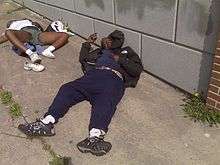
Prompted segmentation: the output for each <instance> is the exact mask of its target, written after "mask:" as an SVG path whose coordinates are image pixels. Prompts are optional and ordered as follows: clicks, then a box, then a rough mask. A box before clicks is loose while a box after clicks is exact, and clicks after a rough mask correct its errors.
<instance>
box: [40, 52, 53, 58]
mask: <svg viewBox="0 0 220 165" xmlns="http://www.w3.org/2000/svg"><path fill="white" fill-rule="evenodd" d="M42 55H43V56H45V57H48V58H55V56H54V54H53V53H52V52H51V51H48V50H44V51H43V52H42Z"/></svg>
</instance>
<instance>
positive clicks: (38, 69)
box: [24, 62, 45, 72]
mask: <svg viewBox="0 0 220 165" xmlns="http://www.w3.org/2000/svg"><path fill="white" fill-rule="evenodd" d="M24 69H25V70H33V71H35V72H42V71H43V70H44V69H45V67H44V66H43V65H41V64H37V63H36V64H32V63H29V62H25V63H24Z"/></svg>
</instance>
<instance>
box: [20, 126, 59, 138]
mask: <svg viewBox="0 0 220 165" xmlns="http://www.w3.org/2000/svg"><path fill="white" fill-rule="evenodd" d="M18 130H19V131H20V132H22V133H23V134H25V135H26V136H28V137H51V136H54V135H56V134H50V135H45V134H42V135H39V134H31V133H30V134H28V133H27V132H25V131H23V130H22V129H20V128H18Z"/></svg>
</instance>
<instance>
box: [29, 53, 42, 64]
mask: <svg viewBox="0 0 220 165" xmlns="http://www.w3.org/2000/svg"><path fill="white" fill-rule="evenodd" d="M29 57H30V59H31V61H32V62H33V63H40V62H41V58H40V57H39V55H38V54H37V53H36V52H34V53H32V54H31V55H30V56H29Z"/></svg>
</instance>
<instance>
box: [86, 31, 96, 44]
mask: <svg viewBox="0 0 220 165" xmlns="http://www.w3.org/2000/svg"><path fill="white" fill-rule="evenodd" d="M96 39H97V33H94V34H92V35H90V36H89V37H88V39H87V42H88V43H94V42H95V41H96Z"/></svg>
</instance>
